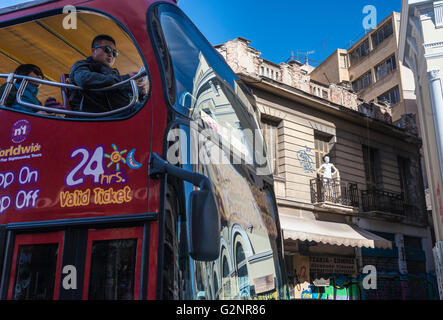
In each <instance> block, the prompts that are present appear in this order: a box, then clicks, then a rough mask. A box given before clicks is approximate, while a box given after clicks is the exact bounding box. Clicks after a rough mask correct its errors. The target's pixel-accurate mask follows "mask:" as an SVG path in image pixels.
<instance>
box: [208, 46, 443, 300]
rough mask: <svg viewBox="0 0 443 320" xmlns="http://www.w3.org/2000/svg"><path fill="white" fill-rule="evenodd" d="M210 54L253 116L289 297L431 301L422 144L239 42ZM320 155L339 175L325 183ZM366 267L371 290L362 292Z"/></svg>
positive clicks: (293, 67)
mask: <svg viewBox="0 0 443 320" xmlns="http://www.w3.org/2000/svg"><path fill="white" fill-rule="evenodd" d="M216 49H217V50H218V51H219V52H220V53H221V54H222V55H223V57H224V58H225V60H226V61H227V62H228V64H229V65H230V66H231V68H232V69H233V70H234V71H235V72H236V74H237V75H238V77H239V78H240V79H242V80H243V81H244V82H245V83H246V85H247V86H248V88H249V89H250V90H251V92H252V94H253V96H254V97H255V100H256V101H255V102H256V105H257V107H258V109H259V113H260V117H261V125H262V130H263V133H264V136H265V139H266V143H267V149H268V153H269V156H270V160H271V163H272V170H273V174H274V180H275V186H274V188H275V192H276V196H277V205H278V210H279V217H280V222H281V225H282V229H283V236H284V250H285V260H286V264H287V271H288V274H289V277H290V282H291V283H292V288H291V289H292V296H293V298H297V299H346V300H350V299H385V298H391V299H414V298H419V299H430V298H435V297H436V295H437V294H438V293H436V292H435V290H433V289H432V288H434V287H435V285H434V282H435V281H434V280H433V279H434V278H433V272H434V267H433V258H432V235H431V228H430V227H429V224H428V219H427V213H426V208H425V197H424V192H423V181H422V179H421V165H420V155H419V149H420V146H421V139H420V138H419V137H418V136H417V135H416V134H415V133H414V131H413V130H412V131H409V130H406V129H405V128H412V129H413V125H412V124H411V123H408V121H406V120H407V119H403V120H401V121H400V123H399V124H398V126H395V125H393V124H392V119H391V109H390V108H389V107H387V106H385V105H379V104H377V103H369V102H363V101H362V100H361V99H359V97H358V96H357V95H356V94H355V93H353V92H351V91H350V90H349V89H347V88H346V87H344V86H342V85H338V84H334V83H331V84H329V85H324V84H322V83H321V82H319V81H313V80H312V79H311V77H310V76H309V68H306V66H303V65H302V64H301V63H297V62H291V63H279V64H277V63H273V62H271V61H267V60H265V59H263V58H262V57H261V53H260V52H259V51H258V50H256V49H254V48H252V47H251V46H250V41H248V40H246V39H244V38H237V39H234V40H231V41H227V42H226V43H224V44H221V45H218V46H216ZM326 155H328V156H329V157H330V160H331V162H332V163H333V164H334V166H335V168H337V169H338V171H339V175H334V176H333V179H330V180H328V179H321V178H320V176H319V174H318V169H319V168H321V166H322V164H324V160H323V159H324V156H326ZM320 172H323V171H320ZM324 172H325V171H324ZM367 265H373V266H375V267H376V269H377V275H378V277H377V284H378V289H377V290H366V289H364V288H363V286H362V281H363V278H364V276H365V274H363V268H364V267H365V266H367ZM433 281H434V282H433ZM433 285H434V286H433Z"/></svg>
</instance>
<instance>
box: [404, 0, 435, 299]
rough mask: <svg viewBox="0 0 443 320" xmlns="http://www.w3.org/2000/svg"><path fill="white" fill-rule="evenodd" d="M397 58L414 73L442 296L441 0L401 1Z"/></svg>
mask: <svg viewBox="0 0 443 320" xmlns="http://www.w3.org/2000/svg"><path fill="white" fill-rule="evenodd" d="M399 56H400V60H401V61H403V62H404V63H405V65H406V66H408V67H409V68H410V69H411V70H412V72H413V73H414V78H415V86H416V88H417V90H416V93H417V103H418V114H419V119H420V122H421V123H420V127H421V135H422V137H423V150H424V158H425V161H426V168H427V178H428V181H429V190H430V196H431V201H432V208H433V222H434V227H435V234H436V244H435V248H434V256H435V264H436V269H437V275H438V276H439V281H438V283H439V290H440V298H441V299H443V202H442V196H441V192H442V188H443V166H442V163H441V162H442V159H443V89H442V88H443V83H442V77H443V1H431V0H416V1H411V0H403V1H402V20H401V32H400V50H399Z"/></svg>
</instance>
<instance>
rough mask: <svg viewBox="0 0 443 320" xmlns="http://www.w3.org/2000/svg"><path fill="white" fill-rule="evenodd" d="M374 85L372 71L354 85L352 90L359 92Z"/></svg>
mask: <svg viewBox="0 0 443 320" xmlns="http://www.w3.org/2000/svg"><path fill="white" fill-rule="evenodd" d="M371 84H372V71H369V72H367V73H365V74H364V75H362V76H361V77H360V78H358V79H357V80H356V81H354V82H353V83H352V90H354V91H355V92H359V91H361V90H363V89H366V88H367V87H369V86H370V85H371Z"/></svg>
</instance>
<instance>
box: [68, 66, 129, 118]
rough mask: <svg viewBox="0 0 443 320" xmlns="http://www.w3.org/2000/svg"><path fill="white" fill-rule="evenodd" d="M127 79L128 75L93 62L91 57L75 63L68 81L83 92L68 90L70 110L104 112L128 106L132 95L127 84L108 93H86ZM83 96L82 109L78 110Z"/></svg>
mask: <svg viewBox="0 0 443 320" xmlns="http://www.w3.org/2000/svg"><path fill="white" fill-rule="evenodd" d="M128 78H129V75H120V73H119V72H118V70H117V69H113V68H110V67H108V66H105V65H103V64H101V63H98V62H95V61H94V60H93V59H92V57H88V58H87V59H86V60H81V61H77V62H76V63H75V64H74V65H73V66H72V68H71V72H70V73H69V80H70V83H71V84H73V85H76V86H79V87H81V88H83V89H84V91H83V92H81V91H78V90H70V94H69V103H70V105H71V109H72V110H76V111H84V112H106V111H110V110H114V109H117V108H120V107H123V106H125V105H128V104H129V102H130V100H131V95H132V90H131V85H130V84H129V83H127V84H124V85H122V86H120V87H118V88H117V89H114V90H110V91H109V90H108V91H103V92H97V91H94V92H92V91H88V90H89V89H99V88H105V87H109V86H111V85H113V84H116V83H118V82H121V81H123V80H126V79H128ZM83 96H84V101H83V107H82V109H81V110H80V104H81V101H82V98H83Z"/></svg>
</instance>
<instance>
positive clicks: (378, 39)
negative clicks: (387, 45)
mask: <svg viewBox="0 0 443 320" xmlns="http://www.w3.org/2000/svg"><path fill="white" fill-rule="evenodd" d="M393 33H394V29H393V28H392V21H389V22H388V23H386V24H385V25H384V26H383V27H382V28H381V29H380V30H379V31H377V32H376V33H374V34H373V35H372V46H373V48H374V49H375V48H377V47H378V45H379V44H380V43H382V42H383V41H385V40H386V39H387V38H389V37H390V36H391V35H392V34H393Z"/></svg>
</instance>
